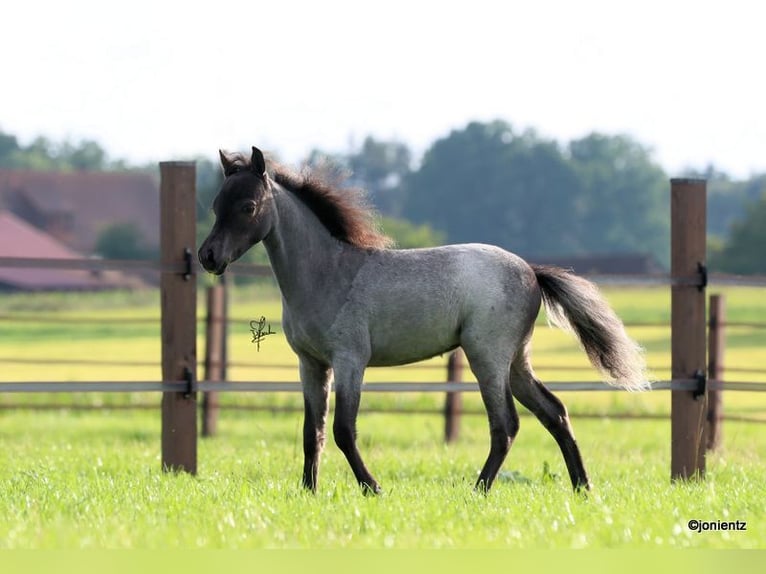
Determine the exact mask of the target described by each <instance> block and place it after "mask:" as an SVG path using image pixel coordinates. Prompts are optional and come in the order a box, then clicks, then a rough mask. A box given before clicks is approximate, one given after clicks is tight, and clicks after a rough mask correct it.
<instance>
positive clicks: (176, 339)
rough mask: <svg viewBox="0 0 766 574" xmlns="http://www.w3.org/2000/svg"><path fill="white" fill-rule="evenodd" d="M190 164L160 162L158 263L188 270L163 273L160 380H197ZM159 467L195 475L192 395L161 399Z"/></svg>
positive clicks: (193, 204) (192, 170)
mask: <svg viewBox="0 0 766 574" xmlns="http://www.w3.org/2000/svg"><path fill="white" fill-rule="evenodd" d="M195 171H196V170H195V165H194V163H193V162H161V163H160V177H161V180H160V249H161V251H162V256H161V260H162V264H163V265H165V266H167V265H178V264H179V263H183V264H185V265H187V271H186V272H181V273H179V272H169V271H164V272H163V273H162V276H161V279H160V293H161V306H162V379H163V380H164V381H182V380H187V379H188V380H189V381H190V383H191V382H192V381H194V380H195V379H196V377H197V373H196V370H197V318H196V315H197V282H196V275H195V268H196V265H195V263H194V262H195V261H196V258H195V257H194V255H193V251H194V246H195V243H196V241H195V226H196V203H197V202H196V197H195ZM162 468H163V469H164V470H167V471H185V472H189V473H191V474H196V472H197V396H196V393H194V392H167V393H163V394H162Z"/></svg>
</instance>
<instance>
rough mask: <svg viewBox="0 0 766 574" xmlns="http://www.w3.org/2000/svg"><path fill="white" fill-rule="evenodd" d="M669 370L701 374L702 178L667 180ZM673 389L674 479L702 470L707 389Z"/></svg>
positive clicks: (681, 374) (682, 374)
mask: <svg viewBox="0 0 766 574" xmlns="http://www.w3.org/2000/svg"><path fill="white" fill-rule="evenodd" d="M670 183H671V186H670V187H671V188H670V220H671V254H670V259H671V264H670V267H671V275H672V278H673V285H672V287H671V331H672V332H671V355H672V358H671V363H672V366H671V374H672V379H673V380H678V379H695V378H697V379H700V380H701V382H702V383H704V376H705V335H706V325H705V303H706V301H705V287H704V281H703V277H705V276H706V272H704V270H705V267H704V265H705V236H706V182H705V180H700V179H672V180H671V181H670ZM701 391H702V392H695V391H688V390H685V391H682V390H674V391H671V393H670V394H671V458H670V472H671V478H672V479H673V480H677V479H682V480H685V479H689V478H695V477H696V478H703V477H704V475H705V444H706V441H705V436H704V435H705V424H704V423H705V416H706V414H707V408H706V404H707V392H706V388H704V387H703V388H702V389H701Z"/></svg>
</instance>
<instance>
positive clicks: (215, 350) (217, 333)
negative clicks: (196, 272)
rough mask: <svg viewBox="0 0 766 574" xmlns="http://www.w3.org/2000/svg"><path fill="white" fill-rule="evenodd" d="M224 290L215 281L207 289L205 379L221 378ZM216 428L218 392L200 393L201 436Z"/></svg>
mask: <svg viewBox="0 0 766 574" xmlns="http://www.w3.org/2000/svg"><path fill="white" fill-rule="evenodd" d="M224 290H225V286H224V285H223V284H222V283H216V284H215V285H213V286H212V287H208V290H207V318H206V325H205V380H206V381H222V380H223V343H224V341H223V338H224V334H225V332H226V330H225V328H224V320H225V317H224ZM217 430H218V392H217V391H208V392H206V393H203V395H202V436H214V435H215V433H216V431H217Z"/></svg>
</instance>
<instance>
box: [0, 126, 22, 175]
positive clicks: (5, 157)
mask: <svg viewBox="0 0 766 574" xmlns="http://www.w3.org/2000/svg"><path fill="white" fill-rule="evenodd" d="M18 152H19V142H18V140H17V139H16V136H13V135H10V134H6V133H4V132H3V131H2V130H0V167H13V164H14V161H15V156H16V154H18Z"/></svg>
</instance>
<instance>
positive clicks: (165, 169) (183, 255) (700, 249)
mask: <svg viewBox="0 0 766 574" xmlns="http://www.w3.org/2000/svg"><path fill="white" fill-rule="evenodd" d="M160 171H161V177H162V179H161V185H160V192H161V199H160V204H161V238H162V239H161V251H162V254H161V260H160V262H159V263H156V262H150V263H143V264H136V263H134V264H133V265H127V264H118V263H115V262H98V261H92V260H87V261H78V262H71V261H70V262H61V261H57V262H56V261H51V260H11V258H2V257H0V266H17V267H20V266H30V267H34V266H38V267H39V266H57V267H59V268H62V267H64V268H72V266H74V267H75V268H80V269H83V268H84V269H109V268H122V269H124V268H126V267H134V268H146V267H150V268H152V269H155V270H159V271H160V272H161V274H162V276H161V277H162V279H161V287H160V288H161V311H162V319H161V322H162V329H161V331H162V335H161V338H162V379H163V380H162V381H161V382H155V381H137V382H129V383H50V382H36V383H0V392H14V391H16V392H35V391H41V392H67V391H76V392H87V391H91V390H92V391H96V390H98V391H104V390H107V391H116V392H130V391H148V390H151V391H160V392H162V393H163V399H162V409H161V416H162V467H163V468H164V469H165V470H168V471H185V472H189V473H196V470H197V411H198V409H197V394H198V391H204V392H205V395H204V398H203V406H204V407H205V408H204V414H203V419H202V420H203V425H202V426H203V429H202V430H203V434H213V433H214V432H215V428H216V420H217V418H216V417H217V408H216V405H217V393H219V392H228V391H271V390H280V391H284V390H291V391H298V390H299V389H300V386H299V384H297V383H293V384H290V383H277V384H270V383H267V382H259V383H232V382H229V381H226V380H225V379H226V377H225V374H224V373H223V372H222V369H224V368H225V365H226V360H225V348H224V347H221V346H219V348H217V349H216V348H212V347H211V346H210V345H211V344H214V342H215V341H221V342H223V341H225V337H224V336H223V335H222V332H223V325H224V319H221V320H219V319H217V314H220V313H223V309H225V305H224V304H223V303H222V302H221V301H220V300H217V299H216V297H223V295H215V294H211V295H210V298H211V299H210V301H209V304H208V309H209V317H210V320H209V321H208V323H207V340H208V341H209V344H208V349H207V352H206V361H205V365H206V366H205V375H204V378H205V380H203V381H196V380H195V377H196V365H197V358H196V357H197V349H196V328H197V322H196V284H197V283H196V280H195V275H196V273H197V270H198V265H197V264H196V262H195V256H194V254H193V250H194V247H195V233H194V227H195V221H196V216H195V205H196V199H195V189H194V179H195V173H194V172H195V169H194V164H193V163H185V162H164V163H162V164H161V169H160ZM670 196H671V197H670V201H671V224H672V233H671V235H672V247H671V274H670V276H654V277H644V278H640V279H638V280H637V278H636V277H625V278H624V282H625V283H631V284H636V283H638V284H651V285H661V284H664V285H670V287H671V329H672V334H671V356H672V365H671V374H672V377H671V378H672V380H670V381H661V382H658V383H655V384H654V385H653V388H655V389H667V390H670V391H671V477H672V479H673V480H676V479H682V480H685V479H689V478H692V477H700V478H701V477H704V473H705V451H706V446H707V445H710V446H714V445H715V444H717V443H718V442H719V441H720V427H719V426H717V425H716V423H717V421H720V418H721V417H720V413H721V411H720V405H721V402H720V390H721V389H722V388H723V386H722V381H720V367H721V364H722V360H721V356H722V353H723V344H722V341H723V339H722V328H723V325H724V321H723V319H722V317H723V301H722V300H721V299H718V300H717V302H716V303H711V324H710V327H711V329H715V331H714V332H712V334H711V336H709V337H708V336H706V320H705V316H706V313H705V296H706V295H705V290H706V287H707V281H708V275H707V270H706V268H705V209H706V207H705V205H706V183H705V181H704V180H696V179H673V180H671V190H670ZM232 267H233V269H234V270H236V269H237V266H236V265H235V266H232ZM264 273H268V270H265V271H264V270H263V269H259V270H250V273H249V274H258V275H262V274H264ZM618 282H619V280H618ZM749 284H753V283H749ZM755 284H758V285H760V284H761V283H755ZM762 284H763V285H766V281H764V282H763V283H762ZM713 310H714V313H715V314H713ZM714 316H715V321H713V317H714ZM706 343H707V344H709V345H710V364H709V365H706V362H705V354H706ZM449 365H450V366H449V372H448V375H447V382H445V383H443V384H440V383H425V384H423V383H368V384H367V385H366V389H367V391H368V392H369V391H372V392H375V391H379V392H387V391H397V392H408V391H411V392H442V393H446V397H447V398H446V401H445V415H446V416H445V437H446V439H447V440H448V441H451V440H455V439H456V438H457V436H458V432H459V425H458V420H459V414H460V412H461V407H460V403H461V401H460V393H461V392H466V391H475V390H477V387H476V385H475V384H469V383H463V382H462V381H461V373H462V360H461V359H460V355H459V354H454V355H452V356H451V357H450V363H449ZM564 385H565V386H564ZM548 386H549V388H551V389H552V390H561V389H562V387H563V390H607V389H612V387H608V386H607V385H604V384H603V383H577V384H569V383H566V384H563V385H562V384H556V383H551V384H549V385H548ZM726 388H727V389H729V390H736V389H737V388H741V389H742V390H766V383H764V384H759V383H748V384H746V385H745V386H744V387H742V386H741V385H740V386H739V387H738V385H737V383H727V384H726ZM714 391H715V392H716V394H712V392H714ZM709 398H711V400H710V403H709V404H710V409H708V406H707V405H708V399H709Z"/></svg>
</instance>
